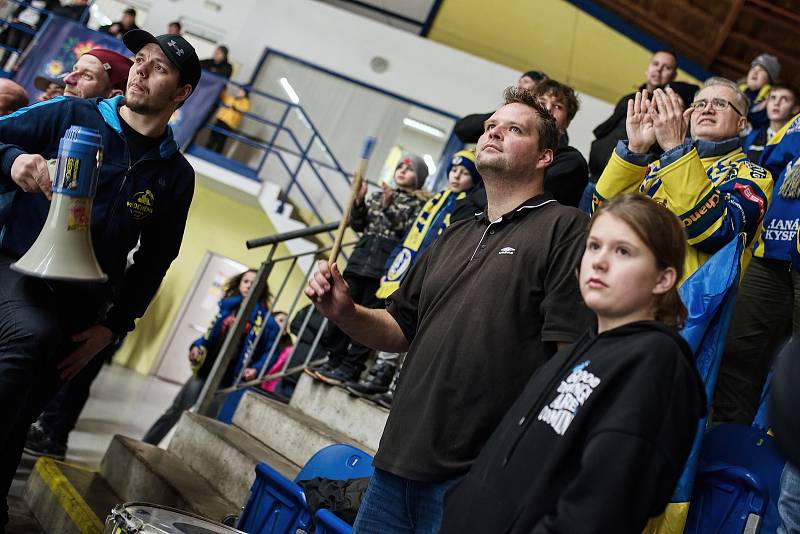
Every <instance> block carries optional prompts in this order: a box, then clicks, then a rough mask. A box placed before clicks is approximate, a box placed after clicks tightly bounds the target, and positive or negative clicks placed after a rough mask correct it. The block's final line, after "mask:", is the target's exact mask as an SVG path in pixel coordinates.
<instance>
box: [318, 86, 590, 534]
mask: <svg viewBox="0 0 800 534" xmlns="http://www.w3.org/2000/svg"><path fill="white" fill-rule="evenodd" d="M505 97H506V99H505V104H504V105H503V106H501V107H500V108H499V109H498V110H497V111H496V112H495V113H494V114H493V115H492V116H491V117H490V118H489V119H488V120H487V121H486V128H485V132H484V134H483V135H482V136H481V138H480V140H479V141H478V146H477V166H478V169H479V171H480V173H481V176H483V177H484V181H485V183H486V193H487V197H488V205H487V208H486V210H485V212H483V213H478V214H476V215H475V216H474V217H473V218H471V219H468V220H464V221H460V222H458V223H454V224H453V225H451V226H450V228H448V230H447V231H446V232H445V233H444V235H443V236H442V237H441V238H440V239H439V240H438V241H437V242H436V243H434V244H433V245H431V247H430V248H429V249H428V250H427V251H426V252H425V253H424V254H423V255H422V257H421V258H420V259H419V260H418V261H417V262H416V263H415V264H414V266H413V267H412V269H411V271H409V273H408V275H407V276H406V278H405V279H404V280H403V283H402V285H401V286H400V288H399V289H398V290H397V291H396V292H395V293H394V294H393V295H392V296H391V297H390V298H389V300H388V306H387V308H386V309H385V310H371V309H367V308H364V307H362V306H357V305H355V304H354V303H353V301H352V299H351V298H350V296H349V293H348V289H347V285H346V284H345V282H344V280H343V279H342V277H341V275H340V274H339V270H338V268H337V267H336V265H335V264H334V265H333V266H330V267H329V265H328V264H327V262H324V261H323V262H320V265H319V272H318V273H316V274H315V275H314V277H313V278H312V280H311V281H310V282H309V287H308V288H307V289H306V294H307V295H308V296H309V297H311V298H312V299H314V301H315V305H316V306H317V308H318V309H319V311H320V312H321V313H322V314H323V315H325V316H326V317H328V318H330V319H331V320H332V321H334V322H335V323H336V324H337V325H339V326H340V327H341V328H342V330H344V331H345V332H347V333H348V335H350V336H351V337H352V338H353V339H358V340H359V341H360V342H361V343H363V344H365V345H367V346H369V347H372V348H375V349H379V350H385V351H391V352H405V351H408V355H407V357H406V360H405V363H404V366H403V371H402V373H401V375H400V380H399V383H398V386H397V390H396V392H395V400H394V403H393V405H392V411H391V413H390V415H389V420H388V421H387V423H386V428H385V430H384V433H383V437H382V438H381V443H380V447H379V449H378V454H377V455H376V457H375V462H374V463H375V467H376V471H375V475H374V476H373V477H372V480H371V481H370V485H369V489H368V490H367V493H366V495H365V498H364V501H363V503H362V506H361V510H360V511H359V516H358V519H357V521H356V525H355V532H358V533H364V532H370V533H372V532H376V533H378V532H379V533H381V534H384V533H392V532H425V533H427V532H430V533H435V532H437V531H438V528H439V523H440V521H441V511H442V501H443V495H444V493H445V491H446V490H447V489H448V488H449V487H450V486H452V485H453V483H454V482H455V481H456V480H457V479H458V478H459V477H460V476H462V475H463V474H464V473H466V472H467V470H468V469H469V467H470V465H471V464H472V462H473V461H474V459H475V458H476V456H477V455H478V452H479V451H480V449H481V447H482V446H483V444H484V443H485V441H486V439H487V438H488V437H489V435H490V434H491V433H492V431H493V430H494V428H495V426H496V425H497V423H498V422H499V421H500V419H501V418H502V417H503V415H504V414H505V412H506V410H507V409H508V408H509V406H510V405H511V403H512V402H513V401H514V400H515V399H516V397H517V395H518V394H519V393H520V392H521V391H522V388H523V387H524V385H525V384H526V383H527V381H528V378H529V377H530V376H531V374H532V373H533V372H534V371H535V370H536V369H537V368H538V367H539V366H540V365H541V364H542V363H543V362H544V361H545V360H546V359H547V358H548V357H550V356H551V355H552V354H553V353H554V352H555V351H556V349H557V345H558V344H561V343H569V342H571V341H573V340H574V339H576V338H577V337H578V336H579V335H580V334H581V333H582V332H583V331H584V330H585V329H586V328H587V327H588V325H589V314H588V311H587V310H586V309H585V308H584V306H583V302H582V300H581V297H580V294H579V291H578V284H577V280H576V277H575V268H576V266H577V265H578V262H579V260H580V256H581V254H582V252H583V248H584V232H585V227H586V216H585V215H584V214H582V213H581V212H580V211H578V210H577V209H575V208H570V207H566V206H562V205H560V204H559V203H557V202H556V201H555V199H553V197H552V195H550V194H549V193H545V192H544V188H543V184H544V173H545V169H546V168H547V166H548V165H550V164H551V163H552V161H553V153H554V151H555V149H556V147H557V146H558V130H557V128H556V124H555V121H554V120H553V118H552V116H551V115H550V114H549V113H548V112H547V110H546V109H545V108H544V107H542V106H541V104H539V103H538V102H537V100H536V99H535V98H534V97H533V96H532V95H531V94H530V93H528V92H527V91H524V90H519V89H508V90H506V94H505Z"/></svg>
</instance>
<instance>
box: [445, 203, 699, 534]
mask: <svg viewBox="0 0 800 534" xmlns="http://www.w3.org/2000/svg"><path fill="white" fill-rule="evenodd" d="M685 254H686V237H685V234H684V230H683V225H682V224H681V223H680V221H679V220H678V219H677V218H676V217H675V215H673V214H672V213H671V212H669V210H667V209H666V208H664V207H663V206H661V205H659V204H657V203H656V202H654V201H653V200H651V199H649V198H647V197H645V196H643V195H638V194H628V195H623V196H620V197H617V198H615V199H612V200H610V201H607V202H606V203H605V204H604V205H603V206H602V207H601V208H600V209H599V210H598V211H597V212H596V214H595V216H594V217H593V218H592V220H591V222H590V224H589V231H588V237H587V240H586V251H585V252H584V255H583V259H582V261H581V266H580V271H579V274H578V276H579V280H580V288H581V294H582V296H583V299H584V301H585V302H586V305H587V306H588V307H589V308H590V309H591V310H592V311H594V312H595V313H596V314H597V326H598V327H597V331H596V332H595V331H591V332H588V333H587V334H585V335H584V336H583V337H582V338H581V339H580V340H578V341H577V342H576V343H575V344H574V345H571V346H569V347H567V348H565V349H563V350H561V351H559V352H558V353H557V354H555V355H554V356H553V357H552V358H551V359H550V360H549V361H548V362H547V363H546V364H544V365H543V366H542V367H541V368H540V369H539V370H538V371H537V372H536V373H535V374H534V375H533V377H532V378H531V380H530V382H529V383H528V385H527V386H526V388H525V390H524V391H523V393H522V394H521V395H520V397H519V398H518V399H517V401H516V402H515V404H514V405H513V406H512V407H511V409H510V410H509V412H508V413H507V414H506V416H505V418H504V419H503V421H502V422H501V423H500V425H499V426H498V427H497V429H496V430H495V431H494V433H493V434H492V436H491V438H490V439H489V441H488V442H487V444H486V446H485V447H484V448H483V450H482V452H481V454H480V455H479V456H478V458H477V460H476V461H475V463H474V464H473V466H472V468H471V469H470V471H469V473H468V474H467V475H466V476H465V477H464V479H463V480H462V481H461V483H460V484H459V485H458V486H456V487H454V488H453V490H451V491H450V493H449V494H448V495H447V496H446V498H445V510H444V519H443V522H442V529H441V533H443V534H451V533H464V532H476V533H478V532H479V533H526V534H532V533H542V534H543V533H560V534H581V533H592V534H598V533H606V532H608V533H614V534H624V533H637V534H638V533H641V532H642V529H643V528H644V527H645V525H646V523H647V521H648V518H651V517H654V516H657V515H659V514H661V512H662V511H663V510H664V508H665V506H666V504H667V503H668V502H669V500H670V497H671V495H672V492H673V490H674V489H675V485H676V483H677V481H678V478H679V477H680V475H681V471H682V470H683V466H684V463H685V462H686V458H687V457H688V455H689V451H690V449H691V447H692V443H693V441H694V437H695V433H696V430H697V427H698V421H699V419H700V417H701V416H703V415H704V413H705V410H706V397H705V393H704V390H703V385H702V382H701V380H700V377H699V375H698V373H697V370H696V368H695V364H694V359H693V358H692V354H691V351H690V350H689V347H688V345H687V344H686V343H685V342H684V340H683V339H682V338H681V337H680V336H679V335H678V332H677V329H676V328H677V327H679V326H681V325H682V323H683V320H684V319H685V317H686V309H685V308H684V307H683V303H682V302H681V300H680V296H679V295H678V292H677V287H676V285H677V283H678V281H679V280H680V279H681V277H682V269H683V260H684V256H685Z"/></svg>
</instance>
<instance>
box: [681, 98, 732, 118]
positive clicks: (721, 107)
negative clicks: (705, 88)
mask: <svg viewBox="0 0 800 534" xmlns="http://www.w3.org/2000/svg"><path fill="white" fill-rule="evenodd" d="M709 104H711V107H712V108H714V110H715V111H725V110H726V109H728V108H729V107H730V108H731V109H732V110H733V111H735V112H736V114H737V115H739V116H740V117H743V116H744V114H743V113H742V112H741V111H739V110H738V109H736V106H734V105H733V104H732V103H731V102H730V100H725V99H724V98H712V99H711V100H710V101H709V100H695V101H694V102H692V103H691V106H692V107H693V108H694V110H695V111H703V110H704V109H706V106H708V105H709Z"/></svg>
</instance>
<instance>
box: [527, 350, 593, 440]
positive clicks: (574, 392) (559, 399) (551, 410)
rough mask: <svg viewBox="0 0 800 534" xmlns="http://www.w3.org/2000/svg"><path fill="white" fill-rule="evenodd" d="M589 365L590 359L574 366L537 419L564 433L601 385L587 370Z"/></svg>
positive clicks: (558, 432)
mask: <svg viewBox="0 0 800 534" xmlns="http://www.w3.org/2000/svg"><path fill="white" fill-rule="evenodd" d="M588 365H589V361H584V362H583V363H580V364H578V365H576V366H575V367H573V369H572V373H570V375H569V376H568V377H567V378H566V379H564V380H563V381H562V382H561V384H560V385H559V386H558V389H557V390H556V391H557V392H558V395H557V396H556V398H555V399H553V401H552V402H551V403H550V404H549V405H547V406H545V407H544V408H542V411H541V412H539V417H537V419H538V420H539V421H542V422H544V423H547V424H548V425H550V426H551V427H552V428H553V430H555V432H556V434H558V435H559V436H563V435H564V433H565V432H566V431H567V429H568V428H569V425H570V424H571V423H572V420H573V419H575V416H576V415H577V414H578V410H579V409H580V407H581V406H583V403H585V402H586V399H588V398H589V396H590V395H591V394H592V393H593V392H594V390H595V389H597V386H599V385H600V382H601V380H600V379H599V378H598V377H596V376H595V375H594V374H592V373H590V372H589V371H586V367H587V366H588Z"/></svg>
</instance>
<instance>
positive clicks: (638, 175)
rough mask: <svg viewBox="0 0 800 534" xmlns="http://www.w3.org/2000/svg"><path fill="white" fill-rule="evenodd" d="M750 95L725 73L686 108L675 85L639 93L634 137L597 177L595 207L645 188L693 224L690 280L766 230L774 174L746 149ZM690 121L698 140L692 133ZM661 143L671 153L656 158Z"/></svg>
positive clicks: (629, 121)
mask: <svg viewBox="0 0 800 534" xmlns="http://www.w3.org/2000/svg"><path fill="white" fill-rule="evenodd" d="M748 104H749V103H748V100H747V97H746V96H744V94H743V93H742V92H741V91H740V90H739V89H738V87H736V84H735V83H733V82H732V81H730V80H727V79H725V78H716V77H715V78H710V79H709V80H707V81H706V83H705V86H704V87H703V89H702V90H701V91H699V92H698V93H697V94H696V95H695V98H694V101H693V102H692V103H691V105H690V106H689V107H688V108H687V109H686V111H681V109H682V107H681V102H680V97H679V96H678V95H677V94H676V93H675V92H674V91H672V90H671V89H667V90H666V91H663V90H661V89H656V90H655V91H654V92H653V94H652V96H651V95H650V94H649V93H648V91H647V90H644V91H640V92H638V93H636V96H635V98H634V99H633V100H631V101H630V102H628V110H627V117H626V120H625V126H626V130H627V134H628V140H627V141H620V142H619V144H618V145H617V148H616V149H615V150H614V154H613V155H612V157H611V161H609V163H608V166H607V167H606V169H605V171H604V172H603V174H602V176H601V177H600V180H599V181H598V182H597V190H596V192H595V194H594V198H593V201H592V202H593V205H594V206H595V207H596V206H598V205H599V204H600V203H602V202H603V200H605V199H607V198H612V197H614V196H616V195H619V194H621V193H627V192H634V191H639V192H641V193H644V194H646V195H648V196H650V197H652V198H653V199H655V200H656V201H658V202H660V203H662V204H663V205H665V206H666V207H667V208H669V209H670V210H671V211H672V212H673V213H675V214H676V215H677V216H678V217H679V218H680V219H681V220H682V221H683V224H684V225H685V227H686V233H687V237H688V238H689V245H690V246H689V250H688V251H687V254H686V264H685V265H684V279H685V278H688V277H689V276H691V275H692V273H694V272H695V271H696V270H697V269H698V268H699V267H700V266H701V265H702V264H703V263H705V261H706V260H707V259H708V258H709V257H710V256H711V255H712V254H714V253H715V252H716V251H718V250H720V249H721V248H722V247H723V246H725V244H727V243H728V242H730V240H731V239H734V238H735V237H736V236H737V235H739V233H741V232H744V233H745V235H746V238H747V245H748V246H747V252H745V254H746V256H747V257H746V258H745V261H747V260H749V258H750V256H751V254H752V253H751V251H750V247H749V245H750V244H751V242H752V241H753V239H754V238H755V237H756V236H757V235H758V233H759V232H760V229H761V221H762V219H763V218H764V213H765V212H766V210H767V207H768V206H769V201H770V198H771V196H772V178H771V176H770V173H769V172H768V171H767V170H765V169H763V168H762V167H759V166H758V165H755V164H754V163H752V162H751V161H750V160H748V159H747V156H746V155H745V154H744V152H742V148H741V142H740V138H739V133H740V132H741V131H742V130H744V128H745V126H746V125H747V117H746V113H747V109H748ZM690 125H691V138H687V133H688V130H689V126H690ZM656 142H657V143H658V144H659V145H660V146H661V147H662V148H663V149H664V153H663V154H662V155H661V157H660V158H659V159H658V160H656V161H651V159H652V158H651V157H650V156H648V151H649V150H650V147H651V146H653V144H654V143H656Z"/></svg>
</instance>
